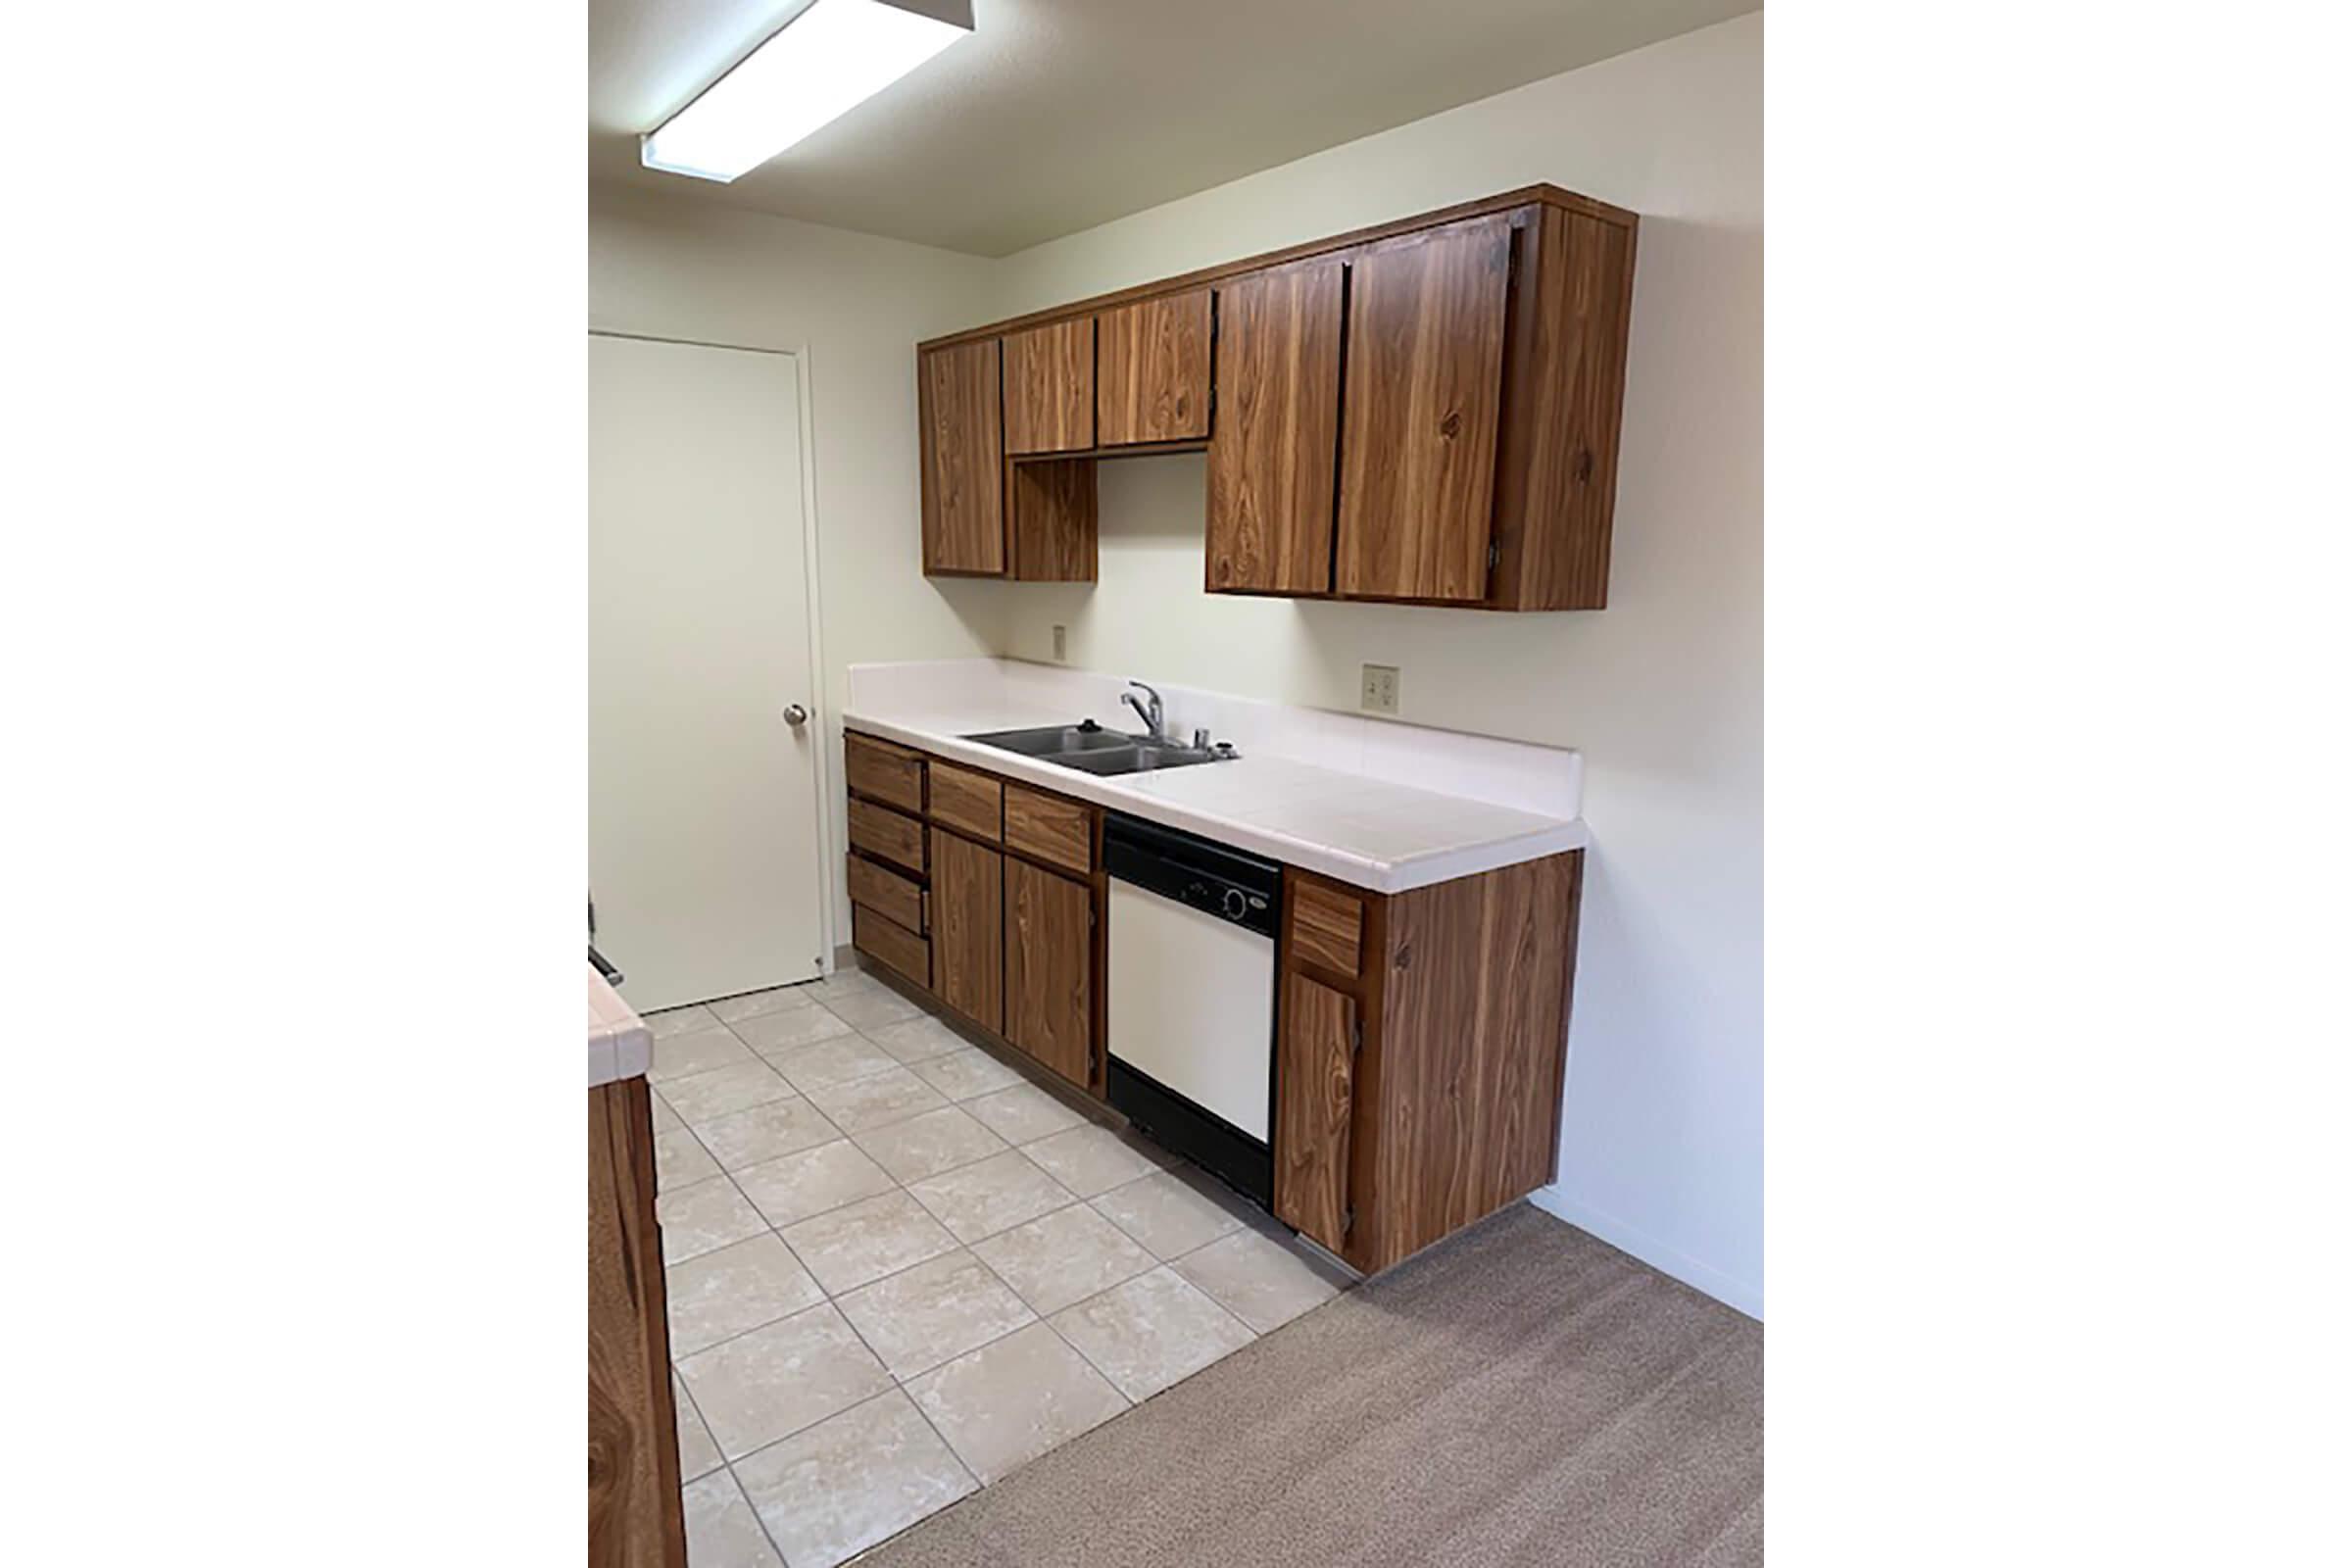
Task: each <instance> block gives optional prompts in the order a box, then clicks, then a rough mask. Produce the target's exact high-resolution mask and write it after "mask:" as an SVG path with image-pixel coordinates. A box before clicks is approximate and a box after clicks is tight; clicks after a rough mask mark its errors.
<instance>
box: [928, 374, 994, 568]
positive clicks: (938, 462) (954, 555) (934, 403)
mask: <svg viewBox="0 0 2352 1568" xmlns="http://www.w3.org/2000/svg"><path fill="white" fill-rule="evenodd" d="M999 380H1000V364H999V351H998V347H997V341H996V339H994V338H990V339H987V340H986V341H983V342H979V343H958V344H956V346H955V347H953V348H944V349H932V350H930V351H929V352H927V353H925V354H924V355H922V356H921V365H920V367H919V373H918V374H917V376H916V378H915V391H916V399H915V400H916V402H917V403H918V404H920V405H921V408H920V414H921V417H922V426H923V429H922V459H923V465H922V480H923V570H924V571H926V572H950V573H971V574H975V575H980V576H997V575H1001V574H1002V573H1003V572H1004V570H1005V439H1004V427H1003V425H1002V423H1001V407H1002V404H1001V397H1000V393H999Z"/></svg>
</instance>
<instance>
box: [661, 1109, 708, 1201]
mask: <svg viewBox="0 0 2352 1568" xmlns="http://www.w3.org/2000/svg"><path fill="white" fill-rule="evenodd" d="M717 1174H718V1161H717V1160H715V1159H712V1158H711V1155H710V1153H709V1152H707V1151H705V1150H704V1148H703V1146H702V1142H701V1140H699V1139H697V1138H696V1137H695V1136H694V1134H693V1133H692V1132H690V1131H688V1130H687V1128H686V1127H685V1126H684V1125H683V1124H681V1125H680V1126H679V1128H678V1130H677V1131H676V1132H669V1133H662V1134H660V1135H658V1136H657V1137H656V1138H655V1139H654V1180H655V1182H656V1183H657V1184H658V1185H659V1187H660V1190H661V1191H662V1192H665V1193H666V1192H668V1191H669V1190H670V1189H671V1188H673V1187H688V1186H691V1185H693V1184H694V1183H696V1182H700V1181H708V1180H710V1179H711V1177H713V1176H715V1175H717Z"/></svg>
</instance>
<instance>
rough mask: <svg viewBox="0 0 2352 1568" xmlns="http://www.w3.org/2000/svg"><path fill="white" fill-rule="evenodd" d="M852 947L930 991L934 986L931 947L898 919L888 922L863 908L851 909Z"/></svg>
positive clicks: (854, 907)
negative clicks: (932, 983) (932, 981)
mask: <svg viewBox="0 0 2352 1568" xmlns="http://www.w3.org/2000/svg"><path fill="white" fill-rule="evenodd" d="M850 946H852V947H854V948H856V949H857V950H858V952H859V953H862V954H864V955H865V956H867V957H869V958H871V959H873V960H874V961H875V962H876V963H878V964H880V965H882V966H883V967H884V968H886V969H891V970H895V971H896V972H898V973H899V974H901V975H904V976H905V977H906V978H907V979H909V980H911V981H913V982H914V983H915V984H916V985H918V986H921V987H922V988H923V989H925V990H926V991H927V990H929V989H930V987H931V944H930V943H928V942H925V941H924V940H923V939H922V938H921V937H918V936H916V935H915V934H914V933H913V932H911V931H909V930H907V928H906V927H905V926H903V925H901V924H899V923H898V922H897V921H896V920H888V919H885V918H883V917H882V916H881V915H878V914H876V913H875V912H874V911H873V910H871V909H869V908H866V907H864V906H862V905H857V906H853V907H851V909H850Z"/></svg>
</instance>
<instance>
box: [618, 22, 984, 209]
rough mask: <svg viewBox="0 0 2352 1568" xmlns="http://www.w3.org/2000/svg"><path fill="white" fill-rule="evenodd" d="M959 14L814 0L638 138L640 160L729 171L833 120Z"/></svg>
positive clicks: (949, 38)
mask: <svg viewBox="0 0 2352 1568" xmlns="http://www.w3.org/2000/svg"><path fill="white" fill-rule="evenodd" d="M930 9H931V10H934V11H943V12H946V13H948V14H949V15H956V14H957V13H958V12H960V14H961V16H962V17H963V18H964V19H965V20H963V21H962V22H960V23H956V22H947V21H942V20H941V19H940V18H938V17H932V16H924V15H921V14H919V13H917V12H914V11H908V10H904V9H902V8H901V7H899V6H896V5H888V4H884V3H883V0H815V3H814V4H813V5H810V6H809V8H808V9H807V10H805V11H803V12H801V14H800V15H798V16H796V17H794V18H793V19H792V20H791V21H790V22H788V23H786V24H785V25H784V26H783V27H782V29H781V30H779V31H777V32H775V33H773V34H771V35H770V36H769V37H768V40H767V41H766V42H765V43H763V44H761V45H760V47H759V48H757V49H755V50H753V51H752V52H751V53H750V54H749V55H746V56H745V57H744V58H743V60H742V61H741V62H740V63H738V64H737V65H736V67H735V69H734V70H732V71H730V72H728V73H726V74H725V75H723V76H721V77H719V78H718V80H716V81H714V82H712V83H711V85H710V86H709V87H707V88H705V89H704V91H703V95H702V96H701V97H700V98H697V99H696V100H695V101H694V102H692V103H690V104H688V105H687V106H686V107H685V108H683V109H681V110H679V111H678V112H677V113H676V114H674V115H672V116H671V117H670V118H669V121H668V123H665V124H663V125H662V128H661V129H659V130H657V131H655V132H654V133H653V134H651V135H649V136H642V137H640V138H638V156H639V157H640V158H641V159H643V161H644V163H645V167H646V168H648V169H663V170H667V171H669V172H671V173H673V174H693V175H695V176H697V177H698V178H702V179H715V180H720V181H726V180H731V179H733V178H735V177H736V176H737V175H739V174H743V173H747V172H750V171H752V170H754V169H757V168H759V167H760V165H761V164H764V163H766V162H767V161H768V160H769V159H770V158H773V157H775V156H776V154H778V153H780V152H782V151H783V150H784V149H785V148H787V147H790V146H791V145H792V144H793V143H795V142H797V141H799V140H801V139H802V138H803V137H805V136H807V135H809V133H810V132H811V131H814V130H816V129H817V128H819V127H820V126H822V125H825V124H827V123H830V122H832V121H834V120H838V119H839V118H840V117H841V116H843V115H845V114H847V113H848V112H849V111H850V110H852V109H854V108H856V107H857V106H858V104H861V103H863V102H864V101H865V100H866V99H868V98H871V97H872V96H873V95H874V94H876V93H878V92H880V91H881V90H882V89H883V88H885V87H887V86H889V85H890V84H891V83H892V82H894V81H896V80H898V79H899V78H900V77H901V76H904V75H905V74H907V73H908V72H909V71H912V70H913V69H914V68H915V67H917V66H919V65H921V64H922V63H923V62H924V61H926V60H928V59H930V58H931V57H932V56H933V55H935V54H937V53H939V52H940V51H941V50H942V49H945V48H946V47H947V46H948V45H950V44H952V43H954V42H955V41H956V39H958V38H964V37H968V36H970V34H971V23H970V20H969V18H970V15H971V12H970V9H969V7H968V6H957V5H939V4H933V5H931V6H930Z"/></svg>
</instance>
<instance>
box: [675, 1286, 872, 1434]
mask: <svg viewBox="0 0 2352 1568" xmlns="http://www.w3.org/2000/svg"><path fill="white" fill-rule="evenodd" d="M678 1374H679V1376H681V1377H683V1378H684V1379H685V1380H686V1388H687V1392H689V1393H690V1394H692V1395H693V1396H694V1402H695V1405H696V1406H697V1407H698V1408H699V1409H700V1410H701V1411H702V1412H703V1419H704V1420H705V1421H707V1422H708V1423H710V1426H711V1437H713V1438H715V1439H716V1440H717V1441H718V1448H719V1451H720V1452H721V1453H723V1454H725V1455H726V1456H727V1457H728V1458H730V1459H740V1458H742V1457H743V1456H744V1455H745V1454H747V1453H750V1452H752V1451H753V1450H754V1449H756V1448H763V1447H765V1446H767V1445H769V1444H771V1443H773V1442H775V1441H776V1440H777V1439H779V1438H788V1437H790V1436H791V1435H792V1434H794V1433H795V1432H798V1431H800V1430H801V1429H802V1428H803V1427H809V1426H814V1425H815V1424H816V1423H817V1422H819V1421H822V1420H823V1419H824V1418H825V1417H827V1416H829V1415H832V1414H834V1413H836V1412H837V1411H841V1410H846V1409H848V1408H849V1407H850V1406H851V1405H853V1404H856V1403H858V1401H859V1400H861V1399H867V1398H871V1397H873V1396H875V1395H877V1394H879V1393H881V1392H882V1391H883V1390H884V1389H886V1388H889V1387H890V1374H889V1373H888V1372H885V1371H884V1370H883V1369H882V1363H881V1362H879V1361H877V1360H875V1359H874V1354H873V1352H872V1351H871V1350H868V1349H867V1348H865V1346H864V1344H863V1342H861V1341H860V1340H859V1339H858V1336H857V1334H856V1333H855V1332H854V1331H852V1329H851V1328H850V1325H849V1323H848V1322H847V1320H845V1319H844V1318H843V1317H842V1315H841V1314H840V1313H839V1312H837V1311H835V1310H834V1309H833V1306H832V1304H831V1303H830V1302H827V1303H825V1304H822V1305H818V1306H812V1307H809V1309H808V1310H807V1311H805V1312H798V1313H795V1314H794V1315H793V1316H791V1317H788V1318H785V1319H784V1320H783V1321H782V1322H779V1323H770V1324H768V1325H767V1326H766V1327H765V1328H757V1329H754V1330H752V1332H751V1333H749V1334H745V1335H740V1336H738V1337H737V1338H735V1339H732V1340H729V1341H727V1342H726V1343H725V1344H723V1345H716V1346H712V1347H711V1348H710V1349H708V1350H704V1351H702V1352H700V1353H698V1354H695V1355H690V1356H687V1357H686V1358H685V1359H684V1360H682V1361H680V1362H679V1363H678Z"/></svg>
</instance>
